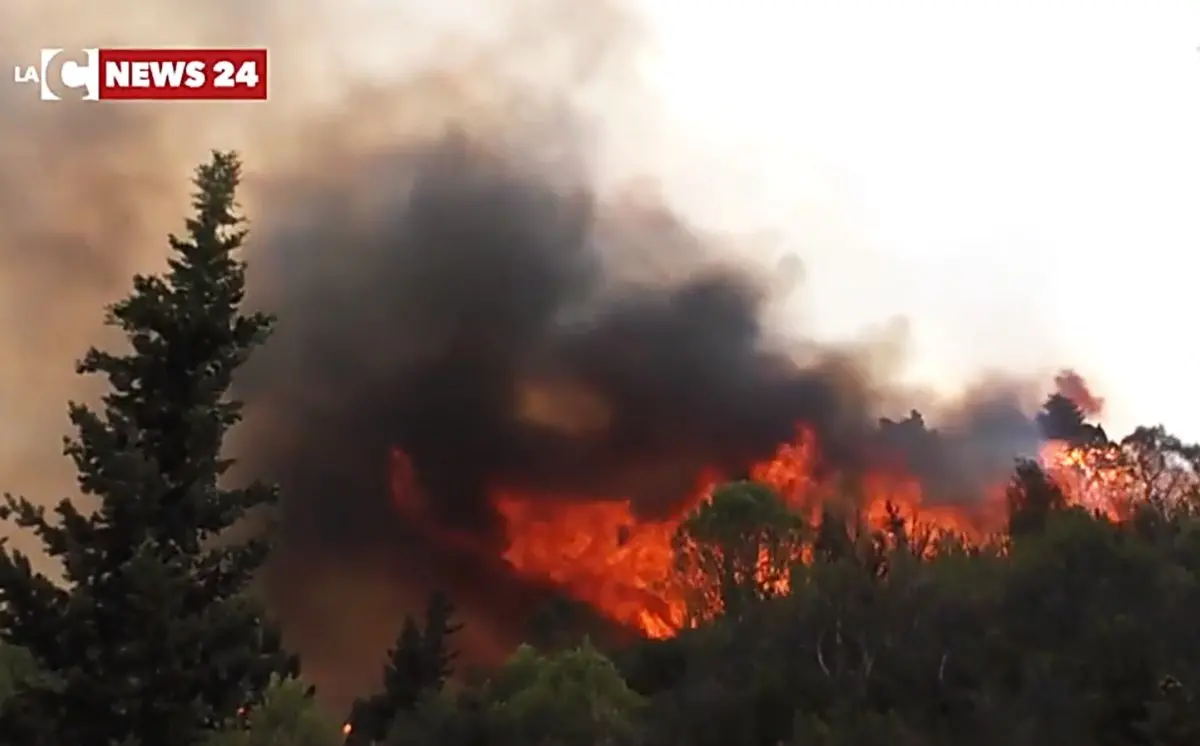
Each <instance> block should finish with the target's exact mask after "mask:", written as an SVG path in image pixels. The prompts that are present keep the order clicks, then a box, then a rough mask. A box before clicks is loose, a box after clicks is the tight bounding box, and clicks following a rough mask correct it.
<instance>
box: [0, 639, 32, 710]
mask: <svg viewBox="0 0 1200 746" xmlns="http://www.w3.org/2000/svg"><path fill="white" fill-rule="evenodd" d="M36 672H37V663H36V662H34V660H33V656H32V655H30V654H29V651H28V650H25V649H23V648H18V647H16V646H14V645H9V644H6V643H3V642H0V709H3V708H4V703H5V702H7V701H8V698H9V697H11V696H12V695H13V694H15V693H16V691H17V688H18V686H19V685H21V684H23V683H24V682H26V681H28V680H29V679H30V677H32V676H33V675H34V674H35V673H36Z"/></svg>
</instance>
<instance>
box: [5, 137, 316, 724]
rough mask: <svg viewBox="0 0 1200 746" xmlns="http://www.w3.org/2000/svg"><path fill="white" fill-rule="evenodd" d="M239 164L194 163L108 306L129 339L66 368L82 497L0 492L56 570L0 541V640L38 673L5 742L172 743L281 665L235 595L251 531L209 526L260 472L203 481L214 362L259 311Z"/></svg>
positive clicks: (218, 159)
mask: <svg viewBox="0 0 1200 746" xmlns="http://www.w3.org/2000/svg"><path fill="white" fill-rule="evenodd" d="M240 176H241V164H240V162H239V160H238V158H237V156H236V155H235V154H233V153H214V154H213V155H212V158H211V160H210V161H208V162H207V163H206V164H205V165H202V166H200V167H199V168H198V169H197V170H196V174H195V178H194V181H193V183H194V185H195V187H196V191H195V193H194V195H193V197H194V198H193V202H192V206H193V208H194V210H195V212H194V215H193V216H192V217H191V218H190V219H189V220H188V221H187V223H186V226H187V233H186V235H185V236H184V237H182V238H180V237H176V236H171V237H170V247H171V256H170V258H169V262H168V269H167V271H166V272H165V273H164V274H162V275H160V276H141V275H139V276H137V277H135V278H134V282H133V291H132V293H131V294H130V295H129V296H128V297H127V298H125V299H124V300H122V301H120V302H118V303H116V304H115V305H113V306H111V307H110V308H109V313H108V317H107V323H108V324H109V325H111V326H115V327H117V328H119V329H121V330H122V331H123V332H124V334H125V337H126V339H127V341H128V344H129V350H128V351H127V352H123V353H122V354H117V353H111V352H104V351H100V350H97V349H94V348H93V349H91V350H89V351H88V352H87V354H86V355H85V357H84V358H83V360H82V361H81V362H80V363H79V365H78V366H77V369H78V372H79V373H80V374H98V375H101V376H103V377H105V378H106V379H107V383H108V386H109V390H108V392H107V393H106V394H105V395H104V397H103V400H102V402H103V403H102V406H100V407H99V408H98V409H93V408H90V407H87V406H83V405H80V404H71V406H70V419H71V422H72V423H73V424H74V426H75V429H76V431H77V435H76V436H75V437H74V438H70V439H68V440H67V442H66V447H65V452H66V454H67V455H68V456H69V457H70V458H71V459H72V461H73V462H74V464H75V466H76V468H77V470H78V472H79V477H78V482H79V486H80V491H81V492H82V493H83V494H84V495H87V496H90V497H93V498H94V499H95V500H96V502H97V504H98V507H97V509H96V511H95V512H94V513H90V514H89V513H85V512H82V511H81V510H80V509H79V508H77V507H76V506H75V504H74V503H72V502H71V501H69V500H63V501H62V502H61V503H59V505H58V506H57V507H56V508H55V509H54V511H53V512H52V513H48V512H47V511H46V510H45V509H44V508H43V507H40V506H37V505H35V504H34V503H32V502H30V501H28V500H26V499H24V498H16V497H13V496H6V497H5V502H4V504H3V506H2V507H0V517H2V518H4V519H9V520H12V521H14V522H15V523H16V525H17V526H19V527H21V528H24V529H27V530H31V531H32V532H33V533H34V534H36V535H37V536H38V537H39V538H40V540H41V542H42V545H43V547H44V550H45V552H46V553H47V554H48V555H49V556H50V557H51V558H54V559H57V560H60V561H61V563H62V567H63V582H61V583H58V582H55V581H54V580H51V578H49V577H48V576H46V575H44V574H42V573H39V572H36V571H34V570H33V568H32V567H31V565H30V561H29V558H28V557H27V556H25V555H23V554H21V553H20V552H17V551H15V550H12V549H9V548H6V547H0V640H2V641H3V642H5V643H10V644H13V645H18V646H21V647H23V648H25V649H26V650H27V651H28V652H29V653H30V654H31V655H32V657H33V659H34V660H35V662H36V664H37V666H38V668H39V669H40V670H42V671H44V672H46V673H47V674H48V677H47V678H46V680H45V681H43V680H42V679H41V678H38V679H35V680H34V683H31V684H28V685H24V686H22V687H20V688H19V691H17V692H16V694H15V695H14V697H15V699H16V700H18V702H19V704H20V706H16V707H12V708H6V709H5V714H6V717H7V713H10V712H12V713H16V714H15V715H12V716H11V717H8V718H7V721H6V722H0V733H3V734H5V736H7V737H9V738H16V739H18V740H16V741H15V742H17V743H31V744H32V743H44V744H88V745H89V746H109V745H111V744H141V745H142V746H160V745H161V746H166V745H167V744H170V746H190V745H191V744H194V743H198V742H199V741H200V740H202V739H203V738H204V737H205V735H206V734H205V731H206V730H207V729H209V728H211V727H213V726H215V725H217V724H218V723H222V722H227V721H228V720H230V719H231V718H233V716H234V715H235V714H236V713H237V711H238V710H239V708H241V707H244V706H246V705H251V704H254V703H255V702H256V700H257V698H258V696H259V695H260V693H261V692H262V691H263V690H264V689H265V687H266V685H267V683H268V682H269V680H270V679H271V676H272V674H274V673H278V674H284V675H286V674H289V673H292V672H294V669H295V662H294V660H293V659H291V658H290V657H289V656H287V655H285V654H284V653H283V652H282V650H281V647H280V641H279V636H278V633H277V632H276V631H275V630H274V629H273V628H272V627H271V625H270V624H269V623H267V622H266V621H265V620H264V619H263V617H262V615H261V613H260V611H259V610H258V609H257V607H256V606H255V605H254V604H253V603H252V602H251V600H250V599H249V598H248V595H247V593H246V590H247V585H248V583H249V582H250V580H251V577H252V575H253V574H254V573H255V571H256V570H257V569H258V568H259V567H260V565H261V564H262V563H263V561H264V559H265V558H266V553H267V545H266V543H265V542H264V540H263V539H262V538H252V539H250V540H248V541H241V542H234V541H231V540H230V538H229V537H228V536H223V534H224V533H225V532H226V530H227V529H229V528H230V527H231V526H233V525H234V524H235V523H237V522H238V521H240V520H241V519H242V518H243V517H244V516H246V514H247V512H248V511H251V510H253V509H256V508H260V507H264V506H269V505H271V504H273V503H274V502H275V500H276V492H275V490H274V488H272V487H269V486H266V485H262V484H257V483H256V484H253V485H251V486H249V487H247V488H244V489H224V488H222V487H220V486H218V481H219V480H220V478H221V476H222V475H223V474H225V473H226V472H227V470H228V469H229V468H230V466H231V464H232V461H230V460H229V459H226V458H224V457H223V456H222V443H223V440H224V436H225V434H226V432H227V431H228V430H229V428H231V427H232V426H234V425H235V424H236V423H237V422H238V421H239V419H240V409H241V406H240V404H239V403H238V402H235V401H232V400H231V399H230V398H229V389H230V384H231V381H232V377H233V375H234V372H235V371H236V370H237V369H238V368H239V367H240V366H241V365H242V364H243V363H245V362H246V360H247V358H248V356H249V354H250V352H251V351H252V350H253V349H254V348H255V347H257V346H258V345H260V344H261V343H262V342H263V341H264V340H265V339H266V337H267V335H268V333H269V331H270V328H271V324H272V319H271V318H270V317H268V316H266V315H262V314H243V313H242V312H241V310H240V308H241V305H242V300H243V296H244V293H245V265H244V263H243V262H242V261H241V260H240V259H239V258H238V257H237V253H238V251H239V249H240V248H241V246H242V244H243V241H244V239H245V237H246V231H245V230H244V226H243V220H242V218H240V217H239V216H238V214H237V204H236V202H235V193H236V190H237V187H238V183H239V180H240ZM218 537H221V540H220V541H219V542H218V541H217V539H218ZM14 734H15V735H14Z"/></svg>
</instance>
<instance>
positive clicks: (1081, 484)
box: [393, 428, 1134, 638]
mask: <svg viewBox="0 0 1200 746" xmlns="http://www.w3.org/2000/svg"><path fill="white" fill-rule="evenodd" d="M1119 451H1120V449H1119V448H1118V447H1117V446H1092V447H1073V446H1070V445H1068V444H1065V443H1061V442H1049V443H1047V444H1046V445H1045V446H1044V447H1043V449H1042V452H1041V454H1040V458H1039V461H1040V463H1041V465H1042V467H1043V468H1044V469H1045V471H1046V473H1047V474H1048V475H1049V476H1050V477H1051V478H1053V479H1054V480H1055V481H1056V482H1057V483H1058V484H1059V485H1061V487H1062V489H1063V491H1064V493H1065V494H1066V495H1067V498H1068V500H1069V501H1070V502H1071V503H1072V504H1076V505H1081V506H1083V507H1086V508H1088V509H1090V510H1097V511H1100V512H1101V513H1103V514H1105V515H1107V516H1109V517H1110V518H1113V519H1119V518H1121V517H1123V516H1124V515H1126V514H1127V505H1125V504H1124V501H1126V500H1127V497H1126V496H1127V495H1128V493H1129V488H1130V485H1131V483H1132V482H1133V481H1134V480H1133V479H1132V474H1131V472H1130V470H1129V469H1128V468H1126V467H1125V466H1124V465H1123V462H1122V461H1121V459H1120V452H1119ZM816 454H817V444H816V442H815V440H814V439H813V437H812V436H811V434H810V433H809V432H808V431H806V430H804V429H802V428H801V429H798V431H797V434H796V437H795V439H794V440H793V441H792V442H789V443H785V444H783V445H781V446H780V447H779V448H778V450H777V451H776V453H775V455H774V456H773V457H772V458H771V459H768V460H766V461H763V462H761V463H758V464H755V465H753V466H752V468H751V469H750V477H751V479H753V480H755V481H758V482H762V483H764V484H767V485H769V486H771V487H772V488H773V489H775V490H776V491H777V492H779V494H780V495H781V496H782V497H783V499H784V500H785V501H786V502H787V504H788V505H789V506H790V507H791V508H792V509H793V510H797V511H799V512H801V513H803V514H805V515H806V516H807V517H809V518H812V519H815V518H816V517H817V515H818V513H819V511H820V509H821V506H822V505H823V504H824V501H825V500H827V499H831V498H833V497H835V496H836V495H837V494H838V489H839V486H840V485H838V484H835V483H834V482H835V481H836V480H834V479H832V478H831V479H826V480H824V481H822V480H819V479H817V478H816V477H815V476H814V474H815V472H814V468H813V467H814V465H815V463H816ZM397 458H399V459H400V462H399V467H398V466H397V464H395V463H394V464H393V478H394V481H396V478H395V475H396V474H397V472H399V473H400V474H402V475H404V477H405V478H407V477H408V476H409V474H410V472H409V471H408V469H409V467H408V464H407V461H406V460H404V459H403V458H402V456H401V455H397ZM721 481H723V475H721V474H719V473H716V472H709V473H705V474H702V475H700V477H699V478H698V479H697V481H696V487H695V489H694V490H693V492H692V494H691V495H690V496H689V498H688V499H687V500H686V501H684V503H683V504H682V506H681V509H680V511H679V513H678V514H677V515H676V516H675V517H672V518H670V519H668V520H660V521H648V520H645V519H640V518H638V517H637V515H636V514H635V512H634V510H633V507H632V505H631V503H630V501H628V500H595V499H592V500H582V499H581V500H564V499H546V496H542V495H537V494H534V493H530V492H522V491H514V490H505V489H498V490H495V491H494V492H493V493H492V495H491V496H490V497H491V499H492V503H493V504H494V505H495V507H496V509H497V511H498V512H499V514H500V516H501V517H502V518H503V521H504V524H505V531H506V537H507V548H506V549H505V551H504V553H503V559H504V560H505V561H506V562H507V563H508V564H509V565H510V566H511V567H512V568H513V569H514V570H515V571H516V572H517V573H518V574H519V575H521V576H522V577H525V578H528V579H530V580H535V581H538V582H543V583H550V584H553V585H555V586H558V587H560V588H562V589H563V590H564V591H565V592H566V593H567V594H569V595H570V596H571V597H573V598H574V599H576V600H578V601H581V602H583V603H586V604H588V605H589V606H591V607H593V608H595V609H597V610H598V611H599V612H601V613H602V614H604V615H605V616H607V617H609V618H610V619H612V620H613V621H615V622H617V623H619V624H622V625H626V626H630V627H635V628H637V629H639V630H640V631H641V632H642V633H643V634H645V635H647V636H650V637H659V638H661V637H669V636H671V635H673V634H675V633H676V632H677V631H678V630H679V629H681V628H682V627H683V625H684V623H685V620H686V611H687V610H686V604H685V601H684V598H685V595H684V589H683V585H682V584H681V582H680V579H679V578H678V577H677V573H676V571H675V563H674V553H673V551H672V537H673V536H674V535H675V532H676V529H677V528H678V527H679V525H680V523H681V522H682V521H683V519H684V517H685V516H686V515H687V514H688V513H689V512H690V511H691V510H692V509H693V508H695V507H696V506H697V505H699V504H700V503H701V502H702V501H703V500H704V499H705V498H706V497H707V496H708V495H709V494H710V493H711V490H712V489H713V487H714V486H715V485H717V484H719V483H720V482H721ZM858 484H859V494H860V498H859V499H860V501H859V504H858V508H859V510H860V511H861V513H860V515H861V517H862V519H863V520H864V522H865V523H866V525H867V526H868V527H869V528H882V527H884V526H885V525H887V523H888V522H889V521H893V520H895V518H896V517H899V518H900V519H902V520H903V521H905V523H906V524H908V525H910V526H911V525H913V524H916V523H919V524H920V525H921V526H922V527H923V528H925V529H927V530H931V531H933V532H935V533H936V532H950V533H953V534H956V535H958V536H961V537H963V538H964V539H965V540H967V541H979V540H982V539H984V538H986V537H987V536H988V535H990V534H993V533H995V532H996V531H998V530H1000V529H1001V528H1002V527H1003V521H1004V519H1005V517H1006V515H1007V513H1006V505H1005V487H1006V484H1004V483H1001V484H997V485H995V486H994V488H992V489H989V490H987V491H986V493H987V494H985V495H983V496H977V497H975V498H974V499H973V500H971V501H967V502H961V503H954V504H945V503H941V504H928V503H927V502H926V501H925V500H924V495H923V492H922V486H921V484H920V482H919V481H918V480H917V479H915V478H913V477H912V476H911V475H908V474H906V473H903V472H901V471H898V470H877V471H872V472H868V473H867V474H865V475H864V476H862V477H861V478H860V480H859V482H858ZM401 489H402V487H400V486H397V485H396V484H394V485H393V490H394V491H397V492H398V491H399V490H401ZM409 507H410V508H411V506H409Z"/></svg>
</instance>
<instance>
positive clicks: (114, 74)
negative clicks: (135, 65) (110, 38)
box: [104, 61, 129, 88]
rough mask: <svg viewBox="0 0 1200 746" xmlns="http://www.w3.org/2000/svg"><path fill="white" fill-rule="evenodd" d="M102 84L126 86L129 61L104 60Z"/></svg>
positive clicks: (112, 86)
mask: <svg viewBox="0 0 1200 746" xmlns="http://www.w3.org/2000/svg"><path fill="white" fill-rule="evenodd" d="M104 85H105V87H106V88H128V87H129V63H128V62H109V61H105V63H104Z"/></svg>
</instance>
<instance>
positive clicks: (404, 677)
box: [348, 592, 462, 744]
mask: <svg viewBox="0 0 1200 746" xmlns="http://www.w3.org/2000/svg"><path fill="white" fill-rule="evenodd" d="M454 613H455V609H454V606H453V604H451V603H450V600H449V599H448V598H447V597H446V596H444V595H443V594H441V593H439V592H435V593H433V594H432V595H431V596H430V598H429V603H428V604H427V605H426V609H425V628H424V630H422V629H421V628H420V627H419V626H418V624H417V621H416V619H414V618H413V617H412V616H411V615H410V616H406V617H405V618H404V623H403V625H402V626H401V628H400V635H399V637H397V639H396V645H395V647H393V648H392V649H391V650H389V651H388V658H387V662H386V663H385V664H384V667H383V690H382V691H380V692H378V693H376V694H374V695H372V696H369V697H366V698H363V699H360V700H358V701H356V702H355V703H354V708H353V710H352V711H351V714H350V725H351V733H350V738H349V739H348V742H349V743H352V744H368V743H374V742H377V741H383V740H384V739H385V738H386V737H387V734H388V731H389V730H390V729H391V727H392V723H393V722H394V721H395V720H396V718H397V716H399V715H400V714H401V713H405V712H411V711H412V710H413V709H414V708H415V707H416V706H417V703H418V702H419V701H420V700H421V697H422V696H424V695H426V694H427V693H430V692H438V691H441V689H442V687H443V686H444V685H445V683H446V681H447V680H448V679H449V678H450V676H451V675H453V673H454V668H453V664H454V660H455V658H456V657H457V655H458V653H457V651H456V650H455V649H454V648H453V647H452V638H453V637H454V635H455V634H457V633H458V632H459V630H461V629H462V625H461V624H460V623H458V622H456V621H454Z"/></svg>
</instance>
